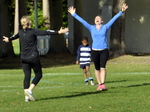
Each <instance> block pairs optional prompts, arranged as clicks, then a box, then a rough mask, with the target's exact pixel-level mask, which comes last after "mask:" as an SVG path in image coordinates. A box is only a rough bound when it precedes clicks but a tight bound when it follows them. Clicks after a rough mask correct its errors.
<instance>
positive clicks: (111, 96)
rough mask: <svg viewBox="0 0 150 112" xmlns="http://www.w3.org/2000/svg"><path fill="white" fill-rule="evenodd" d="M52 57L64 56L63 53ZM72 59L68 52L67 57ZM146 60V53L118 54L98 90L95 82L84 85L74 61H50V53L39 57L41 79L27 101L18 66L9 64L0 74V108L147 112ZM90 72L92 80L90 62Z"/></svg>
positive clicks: (35, 111)
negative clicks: (10, 67) (102, 85)
mask: <svg viewBox="0 0 150 112" xmlns="http://www.w3.org/2000/svg"><path fill="white" fill-rule="evenodd" d="M53 56H55V58H56V57H57V58H58V57H60V58H61V60H63V59H64V58H63V56H64V54H60V55H59V56H57V55H56V54H54V55H53ZM67 58H68V57H67ZM74 58H75V56H72V55H70V60H73V59H74ZM65 59H66V58H65ZM149 59H150V57H149V56H143V57H142V56H139V57H134V56H121V57H118V58H115V59H111V60H109V61H108V63H107V78H106V86H107V88H108V90H107V91H102V92H100V91H96V87H97V86H96V85H95V86H91V85H88V86H86V85H84V81H83V74H82V70H81V69H79V65H75V64H74V63H73V62H74V60H73V61H66V63H65V61H60V60H59V59H58V60H55V59H54V60H53V57H52V54H51V55H48V56H46V57H42V58H41V62H42V64H44V67H43V78H42V79H41V81H40V83H39V84H38V85H37V87H36V88H35V90H34V91H33V94H34V96H35V98H36V101H35V102H29V103H25V102H24V94H23V77H24V76H23V72H22V69H21V67H20V68H18V69H17V68H13V69H7V66H12V64H10V65H9V64H8V65H7V66H6V68H5V69H1V73H0V79H1V81H0V107H1V108H0V111H1V112H149V110H150V96H149V87H150V81H149V76H150V70H149V65H150V61H148V60H149ZM44 60H45V61H44ZM48 60H53V61H50V62H48ZM145 60H147V61H145ZM46 61H47V63H46ZM54 62H56V63H54ZM7 63H9V62H7ZM53 63H54V65H53ZM69 63H70V64H69ZM49 64H51V65H50V66H49ZM59 64H60V65H59ZM8 68H9V67H8ZM91 72H92V75H93V77H94V79H95V76H94V65H93V63H92V64H91ZM32 77H34V74H32ZM95 82H96V80H95Z"/></svg>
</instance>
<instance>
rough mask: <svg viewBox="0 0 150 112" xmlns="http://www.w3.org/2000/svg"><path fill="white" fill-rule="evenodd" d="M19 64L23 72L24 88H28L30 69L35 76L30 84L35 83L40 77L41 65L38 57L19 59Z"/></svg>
mask: <svg viewBox="0 0 150 112" xmlns="http://www.w3.org/2000/svg"><path fill="white" fill-rule="evenodd" d="M21 64H22V68H23V72H24V89H28V88H29V86H30V79H31V69H33V71H34V73H35V77H34V78H33V80H32V84H34V85H37V84H38V82H39V81H40V79H41V78H42V67H41V62H40V59H39V58H33V59H21Z"/></svg>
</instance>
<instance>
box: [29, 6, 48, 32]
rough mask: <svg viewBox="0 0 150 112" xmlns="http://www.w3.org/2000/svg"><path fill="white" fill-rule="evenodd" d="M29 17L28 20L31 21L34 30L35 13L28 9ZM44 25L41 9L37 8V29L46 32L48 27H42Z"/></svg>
mask: <svg viewBox="0 0 150 112" xmlns="http://www.w3.org/2000/svg"><path fill="white" fill-rule="evenodd" d="M30 12H31V15H30V18H31V20H32V27H33V28H35V24H34V23H35V15H34V14H35V13H34V12H35V11H34V10H33V9H30ZM44 23H45V19H44V18H43V11H42V10H41V9H39V8H38V29H41V30H47V29H48V27H45V26H44Z"/></svg>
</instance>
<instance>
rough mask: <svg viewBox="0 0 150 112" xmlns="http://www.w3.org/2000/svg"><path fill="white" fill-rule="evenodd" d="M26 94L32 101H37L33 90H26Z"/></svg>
mask: <svg viewBox="0 0 150 112" xmlns="http://www.w3.org/2000/svg"><path fill="white" fill-rule="evenodd" d="M25 95H26V96H28V97H29V99H30V100H31V101H35V98H34V97H33V95H32V91H31V90H29V89H27V90H25Z"/></svg>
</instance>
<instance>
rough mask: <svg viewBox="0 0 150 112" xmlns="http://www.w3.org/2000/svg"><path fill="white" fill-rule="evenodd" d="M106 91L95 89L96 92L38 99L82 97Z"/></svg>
mask: <svg viewBox="0 0 150 112" xmlns="http://www.w3.org/2000/svg"><path fill="white" fill-rule="evenodd" d="M102 92H105V91H95V92H75V94H72V95H66V96H58V97H50V98H42V99H37V100H36V101H41V100H50V99H59V98H73V97H80V96H85V95H90V94H99V93H102Z"/></svg>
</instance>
